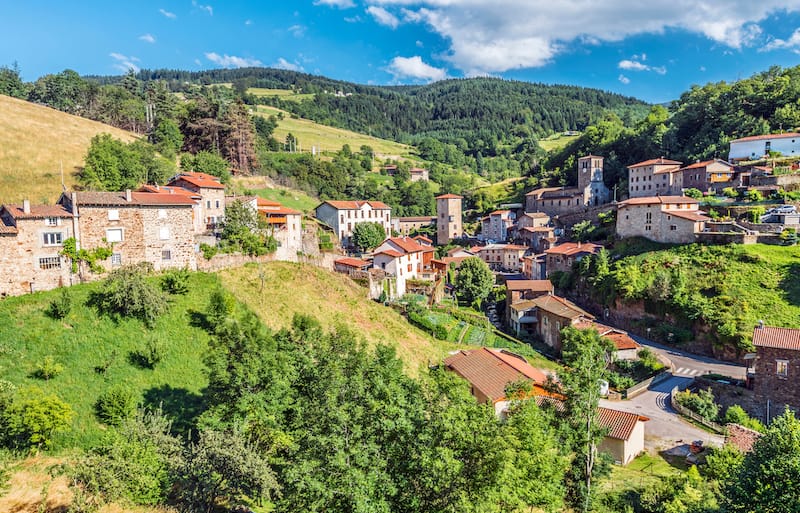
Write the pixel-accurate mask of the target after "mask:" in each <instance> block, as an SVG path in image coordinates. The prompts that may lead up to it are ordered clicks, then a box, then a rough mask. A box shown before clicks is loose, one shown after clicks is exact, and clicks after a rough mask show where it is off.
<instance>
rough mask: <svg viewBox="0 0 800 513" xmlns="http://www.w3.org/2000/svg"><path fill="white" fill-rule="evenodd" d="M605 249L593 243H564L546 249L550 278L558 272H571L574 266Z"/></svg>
mask: <svg viewBox="0 0 800 513" xmlns="http://www.w3.org/2000/svg"><path fill="white" fill-rule="evenodd" d="M601 249H603V246H600V245H599V244H592V243H591V242H564V243H563V244H558V245H555V246H552V247H550V248H549V249H546V250H545V252H544V254H545V259H546V261H545V266H546V272H547V276H548V277H549V276H550V275H551V274H553V273H554V272H556V271H562V272H569V271H571V270H572V266H573V264H575V262H579V261H580V260H581V259H582V258H584V257H586V256H589V255H596V254H598V253H599V252H600V250H601Z"/></svg>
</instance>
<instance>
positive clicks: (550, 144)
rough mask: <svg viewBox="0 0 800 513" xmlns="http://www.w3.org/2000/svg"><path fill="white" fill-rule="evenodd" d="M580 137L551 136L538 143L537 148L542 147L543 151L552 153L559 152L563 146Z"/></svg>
mask: <svg viewBox="0 0 800 513" xmlns="http://www.w3.org/2000/svg"><path fill="white" fill-rule="evenodd" d="M579 137H580V135H564V134H555V135H551V136H550V137H548V138H547V139H542V140H540V141H539V146H541V147H542V149H543V150H545V151H554V150H560V149H561V148H563V147H564V146H566V145H568V144H569V143H571V142H572V141H574V140H576V139H578V138H579Z"/></svg>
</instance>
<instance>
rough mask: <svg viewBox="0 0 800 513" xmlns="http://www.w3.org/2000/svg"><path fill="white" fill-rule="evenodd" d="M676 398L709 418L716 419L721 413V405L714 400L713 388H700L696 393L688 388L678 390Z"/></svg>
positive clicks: (705, 417)
mask: <svg viewBox="0 0 800 513" xmlns="http://www.w3.org/2000/svg"><path fill="white" fill-rule="evenodd" d="M675 399H676V400H677V401H678V404H680V405H681V406H684V407H686V408H688V409H690V410H691V411H693V412H695V413H696V414H698V415H700V416H701V417H703V418H704V419H707V420H716V419H717V415H719V405H717V403H715V402H714V394H713V393H712V392H711V389H707V390H698V391H697V393H696V394H693V393H692V392H691V391H689V390H686V391H684V392H678V394H676V396H675Z"/></svg>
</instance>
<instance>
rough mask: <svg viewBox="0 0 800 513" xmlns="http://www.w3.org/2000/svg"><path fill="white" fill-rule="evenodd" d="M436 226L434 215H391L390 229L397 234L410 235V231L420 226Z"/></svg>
mask: <svg viewBox="0 0 800 513" xmlns="http://www.w3.org/2000/svg"><path fill="white" fill-rule="evenodd" d="M431 226H434V227H435V226H436V217H435V216H416V217H414V216H412V217H393V218H392V230H393V231H394V232H396V233H398V234H399V235H401V236H403V235H410V234H411V232H413V231H416V230H419V229H420V228H428V227H431Z"/></svg>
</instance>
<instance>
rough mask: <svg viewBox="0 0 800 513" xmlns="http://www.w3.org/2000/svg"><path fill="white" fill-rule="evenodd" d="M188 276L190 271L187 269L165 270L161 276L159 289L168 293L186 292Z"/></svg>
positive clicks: (187, 290) (187, 289)
mask: <svg viewBox="0 0 800 513" xmlns="http://www.w3.org/2000/svg"><path fill="white" fill-rule="evenodd" d="M190 276H191V273H190V272H189V270H188V269H175V270H172V271H167V272H166V273H165V274H164V276H163V277H162V278H161V290H163V291H164V292H166V293H168V294H181V295H184V294H187V293H188V292H189V277H190Z"/></svg>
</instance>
